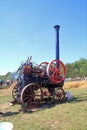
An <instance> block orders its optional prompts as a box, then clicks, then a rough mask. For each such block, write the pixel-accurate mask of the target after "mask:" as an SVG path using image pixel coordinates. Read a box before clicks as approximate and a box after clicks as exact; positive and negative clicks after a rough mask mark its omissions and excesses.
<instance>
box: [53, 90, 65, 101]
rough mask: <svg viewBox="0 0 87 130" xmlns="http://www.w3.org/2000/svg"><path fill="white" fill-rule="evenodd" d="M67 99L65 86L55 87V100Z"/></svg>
mask: <svg viewBox="0 0 87 130" xmlns="http://www.w3.org/2000/svg"><path fill="white" fill-rule="evenodd" d="M64 99H65V91H64V90H63V88H55V102H56V103H58V102H62V101H64Z"/></svg>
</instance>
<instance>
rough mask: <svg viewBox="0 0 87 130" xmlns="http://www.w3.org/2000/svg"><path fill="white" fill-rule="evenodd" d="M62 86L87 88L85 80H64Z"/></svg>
mask: <svg viewBox="0 0 87 130" xmlns="http://www.w3.org/2000/svg"><path fill="white" fill-rule="evenodd" d="M64 88H87V81H86V80H83V81H69V82H65V84H64Z"/></svg>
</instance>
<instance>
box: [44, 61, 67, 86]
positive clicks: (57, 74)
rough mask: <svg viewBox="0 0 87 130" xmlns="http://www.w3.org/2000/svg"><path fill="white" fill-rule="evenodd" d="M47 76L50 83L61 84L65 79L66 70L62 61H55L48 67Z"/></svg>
mask: <svg viewBox="0 0 87 130" xmlns="http://www.w3.org/2000/svg"><path fill="white" fill-rule="evenodd" d="M47 75H48V76H49V79H50V81H52V82H54V83H60V82H62V81H63V80H64V79H65V76H66V68H65V65H64V64H63V62H62V61H60V60H53V61H51V62H50V63H49V64H48V66H47Z"/></svg>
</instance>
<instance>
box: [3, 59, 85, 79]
mask: <svg viewBox="0 0 87 130" xmlns="http://www.w3.org/2000/svg"><path fill="white" fill-rule="evenodd" d="M65 66H66V72H67V73H66V78H75V77H87V59H85V58H81V59H80V60H78V61H75V62H74V63H67V64H65ZM1 79H2V80H5V81H6V80H11V79H12V73H11V72H8V73H7V74H6V75H3V76H0V80H1Z"/></svg>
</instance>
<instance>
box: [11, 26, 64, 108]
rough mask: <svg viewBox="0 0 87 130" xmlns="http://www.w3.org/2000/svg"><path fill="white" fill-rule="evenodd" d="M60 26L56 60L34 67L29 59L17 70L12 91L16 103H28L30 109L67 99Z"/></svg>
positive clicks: (56, 28)
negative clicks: (60, 43) (61, 58)
mask: <svg viewBox="0 0 87 130" xmlns="http://www.w3.org/2000/svg"><path fill="white" fill-rule="evenodd" d="M59 27H60V26H59V25H56V26H54V28H55V30H56V59H55V60H53V61H51V62H50V63H48V62H42V63H41V64H39V65H36V66H35V65H34V64H33V63H32V62H31V59H32V57H28V59H27V60H26V62H25V63H23V64H22V65H21V66H20V67H19V69H18V70H17V75H18V76H17V82H16V84H15V86H14V88H13V90H12V96H13V98H14V99H15V101H16V102H18V103H19V102H20V103H22V104H23V103H27V104H28V108H33V107H36V106H39V105H40V104H41V103H43V102H45V103H49V102H54V103H57V102H60V101H63V100H64V99H65V91H64V89H63V85H64V79H65V75H66V68H65V66H64V64H63V62H62V61H60V60H59Z"/></svg>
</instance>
